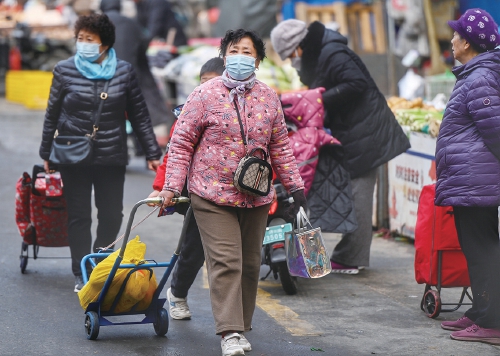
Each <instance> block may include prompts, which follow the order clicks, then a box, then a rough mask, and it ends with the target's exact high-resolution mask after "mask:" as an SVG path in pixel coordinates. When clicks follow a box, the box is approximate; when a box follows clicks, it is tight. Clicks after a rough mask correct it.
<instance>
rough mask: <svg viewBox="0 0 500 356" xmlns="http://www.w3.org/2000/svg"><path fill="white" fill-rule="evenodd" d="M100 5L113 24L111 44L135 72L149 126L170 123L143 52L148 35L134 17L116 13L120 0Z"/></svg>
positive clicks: (169, 113)
mask: <svg viewBox="0 0 500 356" xmlns="http://www.w3.org/2000/svg"><path fill="white" fill-rule="evenodd" d="M100 7H101V11H102V12H104V13H105V14H106V15H108V17H109V19H110V20H111V22H113V24H114V25H115V34H116V39H115V44H114V45H113V48H114V49H115V51H116V56H117V57H118V58H120V59H123V60H124V61H126V62H129V63H130V64H132V68H134V70H135V72H136V74H137V81H138V83H139V87H140V88H141V91H142V94H143V95H144V99H145V100H146V105H147V107H148V111H149V115H150V116H151V123H152V124H153V126H157V125H161V124H167V125H168V126H171V125H172V123H173V122H174V119H175V118H174V116H173V114H172V113H171V112H170V110H168V108H167V105H166V104H165V100H164V99H163V98H162V96H161V94H160V91H159V89H158V86H157V85H156V82H155V79H154V77H153V74H152V73H151V70H150V68H149V63H148V58H147V56H146V51H147V48H148V39H147V38H146V36H145V35H144V33H143V30H142V28H141V25H140V24H139V22H137V21H136V20H135V19H131V18H128V17H125V16H123V15H121V14H120V9H121V3H120V0H102V1H101V5H100ZM167 132H168V131H167Z"/></svg>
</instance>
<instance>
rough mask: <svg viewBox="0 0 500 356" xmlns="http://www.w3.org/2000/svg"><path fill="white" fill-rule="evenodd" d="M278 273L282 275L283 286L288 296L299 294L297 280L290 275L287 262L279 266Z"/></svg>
mask: <svg viewBox="0 0 500 356" xmlns="http://www.w3.org/2000/svg"><path fill="white" fill-rule="evenodd" d="M278 273H279V275H280V281H281V286H282V287H283V290H284V291H285V293H286V294H288V295H294V294H297V282H296V278H295V277H292V276H291V275H290V272H289V271H288V265H287V264H286V261H285V262H280V263H279V264H278Z"/></svg>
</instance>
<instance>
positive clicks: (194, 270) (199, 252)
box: [170, 214, 205, 298]
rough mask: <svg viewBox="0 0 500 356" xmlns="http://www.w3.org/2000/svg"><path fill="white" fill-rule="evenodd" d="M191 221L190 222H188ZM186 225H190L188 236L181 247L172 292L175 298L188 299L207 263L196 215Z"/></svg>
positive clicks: (192, 215) (187, 231)
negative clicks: (201, 269) (197, 277)
mask: <svg viewBox="0 0 500 356" xmlns="http://www.w3.org/2000/svg"><path fill="white" fill-rule="evenodd" d="M187 219H189V220H187ZM184 223H185V224H186V223H187V224H188V226H187V230H186V236H185V237H184V241H183V242H182V246H181V253H180V255H179V259H178V260H177V263H176V265H175V268H174V272H173V274H172V283H171V284H170V288H171V292H172V294H173V295H174V297H177V298H186V297H187V295H188V291H189V288H190V287H191V285H192V284H193V282H194V280H195V279H196V275H197V274H198V271H199V270H200V268H201V267H202V266H203V262H205V255H204V252H203V244H202V243H201V236H200V231H199V230H198V224H197V223H196V218H195V217H194V214H191V217H190V218H188V217H186V218H185V219H184Z"/></svg>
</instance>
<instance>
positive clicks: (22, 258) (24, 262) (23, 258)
mask: <svg viewBox="0 0 500 356" xmlns="http://www.w3.org/2000/svg"><path fill="white" fill-rule="evenodd" d="M19 262H20V267H21V273H24V272H25V271H26V266H27V265H28V256H23V255H21V256H19Z"/></svg>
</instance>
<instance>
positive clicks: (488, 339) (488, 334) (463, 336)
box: [450, 324, 500, 345]
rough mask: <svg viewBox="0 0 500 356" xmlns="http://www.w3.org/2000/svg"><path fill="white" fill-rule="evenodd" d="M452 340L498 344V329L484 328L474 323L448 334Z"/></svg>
mask: <svg viewBox="0 0 500 356" xmlns="http://www.w3.org/2000/svg"><path fill="white" fill-rule="evenodd" d="M450 337H451V338H452V339H453V340H461V341H476V342H484V343H486V344H491V345H500V330H498V329H486V328H482V327H480V326H478V325H476V324H474V325H472V326H469V327H468V328H467V329H465V330H460V331H455V332H453V333H451V334H450Z"/></svg>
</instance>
